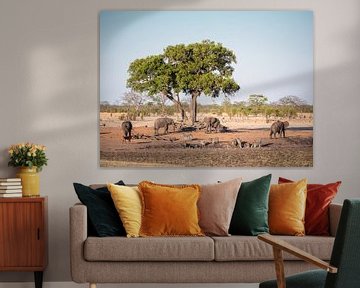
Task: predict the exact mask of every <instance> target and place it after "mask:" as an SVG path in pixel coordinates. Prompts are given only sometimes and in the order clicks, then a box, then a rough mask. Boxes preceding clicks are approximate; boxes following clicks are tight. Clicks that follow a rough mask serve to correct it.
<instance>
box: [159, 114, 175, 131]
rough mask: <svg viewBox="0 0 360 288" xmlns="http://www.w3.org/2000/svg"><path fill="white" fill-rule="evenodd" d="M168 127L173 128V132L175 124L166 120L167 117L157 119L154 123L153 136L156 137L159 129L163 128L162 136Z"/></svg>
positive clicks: (170, 120)
mask: <svg viewBox="0 0 360 288" xmlns="http://www.w3.org/2000/svg"><path fill="white" fill-rule="evenodd" d="M170 125H172V126H173V131H174V132H175V128H176V124H175V122H174V120H173V119H171V118H167V117H163V118H157V119H156V120H155V121H154V134H155V135H158V134H159V129H160V128H165V129H164V134H167V133H168V130H169V126H170Z"/></svg>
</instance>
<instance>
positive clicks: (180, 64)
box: [127, 40, 240, 124]
mask: <svg viewBox="0 0 360 288" xmlns="http://www.w3.org/2000/svg"><path fill="white" fill-rule="evenodd" d="M234 63H236V56H235V54H234V52H232V51H231V50H229V49H228V48H226V47H224V46H222V44H221V43H215V42H213V41H209V40H205V41H202V42H200V43H193V44H188V45H185V44H178V45H174V46H168V47H166V48H165V49H164V53H163V54H161V55H154V56H149V57H146V58H142V59H137V60H135V61H133V62H132V63H131V64H130V66H129V70H128V72H129V78H128V82H127V86H128V87H129V88H131V89H133V90H135V91H139V92H147V93H148V94H149V95H154V94H157V93H163V94H164V95H166V97H168V98H169V99H170V100H171V101H173V102H174V103H176V104H177V106H178V107H179V109H180V110H181V109H182V112H184V109H183V107H182V105H181V101H180V98H179V93H185V94H189V95H191V105H190V107H191V111H190V112H191V122H192V124H194V123H195V121H196V117H197V98H198V97H199V96H200V95H202V94H203V95H206V96H210V97H218V96H219V95H220V94H221V93H223V94H225V95H232V94H234V93H235V92H236V91H238V90H239V89H240V86H239V85H238V84H237V83H236V82H235V80H234V79H233V78H232V74H233V71H234V68H233V67H232V64H234ZM182 114H183V113H182Z"/></svg>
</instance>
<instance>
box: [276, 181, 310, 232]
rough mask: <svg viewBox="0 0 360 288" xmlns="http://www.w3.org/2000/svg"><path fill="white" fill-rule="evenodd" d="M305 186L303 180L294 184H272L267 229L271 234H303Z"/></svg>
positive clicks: (305, 182)
mask: <svg viewBox="0 0 360 288" xmlns="http://www.w3.org/2000/svg"><path fill="white" fill-rule="evenodd" d="M306 184H307V180H306V179H303V180H300V181H298V182H294V183H285V184H273V185H271V187H270V195H269V228H270V233H271V234H282V235H296V236H303V235H304V234H305V227H304V218H305V207H306Z"/></svg>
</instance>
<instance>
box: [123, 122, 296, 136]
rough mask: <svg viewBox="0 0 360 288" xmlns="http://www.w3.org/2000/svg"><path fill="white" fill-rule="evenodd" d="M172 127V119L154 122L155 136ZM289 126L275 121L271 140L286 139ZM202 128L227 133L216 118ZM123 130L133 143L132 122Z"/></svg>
mask: <svg viewBox="0 0 360 288" xmlns="http://www.w3.org/2000/svg"><path fill="white" fill-rule="evenodd" d="M170 126H172V129H173V132H175V129H176V127H177V124H176V123H175V121H174V120H173V119H171V118H167V117H162V118H157V119H156V120H155V121H154V135H158V134H159V129H164V130H163V133H164V134H167V133H168V132H169V127H170ZM288 126H289V122H287V121H285V122H282V121H279V120H278V121H275V122H274V123H273V124H272V125H271V127H270V138H272V137H273V136H274V137H275V138H276V135H277V134H279V136H280V137H284V138H285V129H286V128H287V127H288ZM202 127H203V128H204V127H206V132H207V133H212V131H215V132H225V131H226V130H227V127H225V126H224V125H222V124H221V123H220V120H219V119H218V118H216V117H205V118H204V119H203V122H202ZM121 129H122V131H123V139H124V141H126V140H128V141H131V131H132V129H133V125H132V123H131V121H124V122H122V124H121Z"/></svg>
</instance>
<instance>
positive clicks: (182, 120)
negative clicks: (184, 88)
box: [175, 93, 187, 122]
mask: <svg viewBox="0 0 360 288" xmlns="http://www.w3.org/2000/svg"><path fill="white" fill-rule="evenodd" d="M176 98H177V100H176V102H175V103H176V106H177V109H178V112H180V114H181V122H184V121H185V120H186V119H187V117H186V112H185V109H184V107H183V106H182V104H181V101H180V96H179V93H177V94H176Z"/></svg>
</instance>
